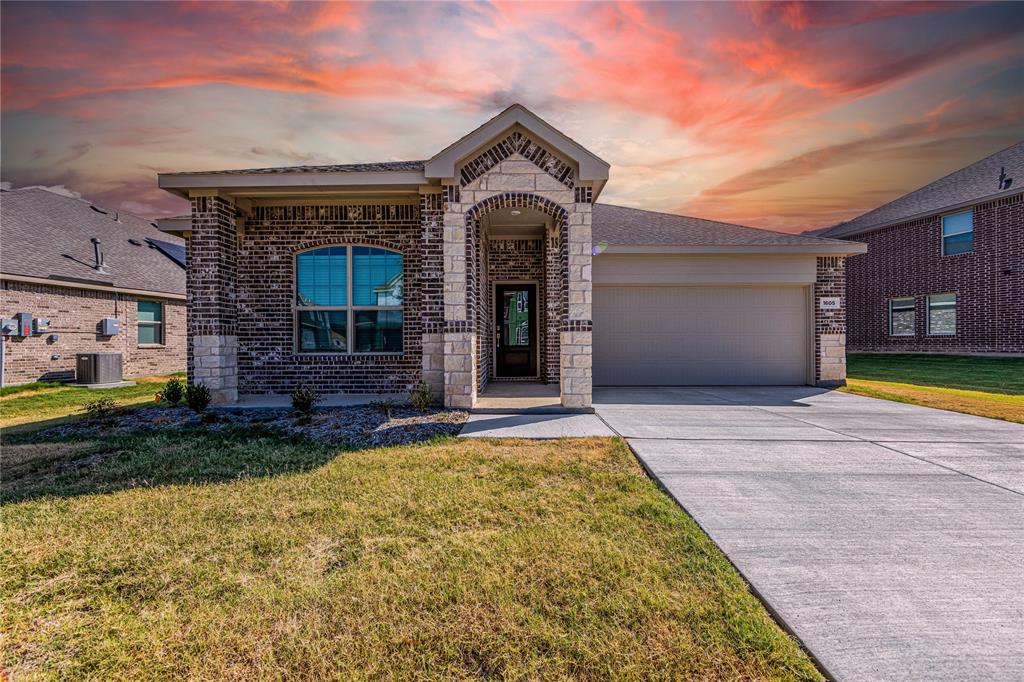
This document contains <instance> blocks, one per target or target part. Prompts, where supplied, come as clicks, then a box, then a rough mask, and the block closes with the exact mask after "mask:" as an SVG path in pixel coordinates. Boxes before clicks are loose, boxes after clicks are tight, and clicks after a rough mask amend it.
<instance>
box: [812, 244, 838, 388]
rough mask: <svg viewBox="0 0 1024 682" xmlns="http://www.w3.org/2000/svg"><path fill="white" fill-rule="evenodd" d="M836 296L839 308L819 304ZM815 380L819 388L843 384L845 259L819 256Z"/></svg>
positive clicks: (816, 300) (815, 323)
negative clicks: (824, 299)
mask: <svg viewBox="0 0 1024 682" xmlns="http://www.w3.org/2000/svg"><path fill="white" fill-rule="evenodd" d="M823 298H833V299H834V298H838V299H839V306H838V307H828V308H824V307H822V303H821V300H822V299H823ZM814 383H815V385H816V386H820V387H822V388H836V387H838V386H845V385H846V258H845V257H843V256H819V257H818V267H817V277H816V281H815V284H814Z"/></svg>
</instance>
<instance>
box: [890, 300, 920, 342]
mask: <svg viewBox="0 0 1024 682" xmlns="http://www.w3.org/2000/svg"><path fill="white" fill-rule="evenodd" d="M893 301H912V302H913V304H914V306H913V308H911V310H913V311H914V329H913V331H911V332H910V333H909V334H897V333H895V332H893V330H892V304H893ZM916 335H917V299H916V298H914V297H913V296H893V297H892V298H890V299H889V336H895V337H897V338H906V337H908V336H916Z"/></svg>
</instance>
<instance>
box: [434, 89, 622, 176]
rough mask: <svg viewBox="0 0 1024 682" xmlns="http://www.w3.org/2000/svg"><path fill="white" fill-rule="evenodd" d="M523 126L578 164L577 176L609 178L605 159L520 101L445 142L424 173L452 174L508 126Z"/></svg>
mask: <svg viewBox="0 0 1024 682" xmlns="http://www.w3.org/2000/svg"><path fill="white" fill-rule="evenodd" d="M515 126H522V127H523V128H525V129H526V130H527V131H528V132H530V133H532V134H533V135H536V136H537V137H538V138H539V139H540V141H542V142H544V143H546V144H548V145H549V146H550V147H552V148H553V149H554V150H555V151H556V152H558V153H559V154H561V155H563V156H565V157H566V158H568V159H570V160H572V161H574V162H575V163H576V165H577V166H579V179H580V180H585V181H594V182H599V183H600V182H603V181H606V180H607V179H608V169H609V165H608V162H607V161H605V160H603V159H601V158H600V157H598V156H597V155H596V154H594V153H592V152H590V151H588V150H587V149H585V148H584V147H583V145H581V144H580V143H578V142H576V141H575V140H573V139H572V138H571V137H569V136H568V135H566V134H565V133H563V132H561V131H560V130H558V129H556V128H555V127H554V126H552V125H551V124H549V123H548V122H547V121H545V120H544V119H542V118H541V117H540V116H538V115H537V114H535V113H533V112H532V111H530V110H529V109H527V108H526V107H524V106H523V105H522V104H513V105H512V106H510V107H508V108H507V109H505V110H504V111H503V112H501V113H500V114H498V115H497V116H495V117H494V118H492V119H491V120H489V121H487V122H486V123H484V124H483V125H481V126H480V127H479V128H477V129H476V130H474V131H473V132H471V133H469V134H468V135H465V136H463V137H462V138H461V139H459V140H457V141H456V142H453V143H452V144H450V145H448V147H446V148H445V149H444V150H442V151H440V152H438V153H437V154H435V155H434V156H433V158H431V159H430V160H428V161H427V163H426V165H425V167H424V173H425V175H426V176H427V177H428V178H453V177H455V166H456V164H458V163H459V161H462V160H464V159H466V158H467V157H469V156H472V155H473V154H474V153H475V152H477V151H480V150H482V149H483V148H484V147H486V146H487V145H488V143H490V142H492V141H493V140H494V139H496V138H498V137H499V136H501V135H502V134H503V133H505V132H506V131H507V130H509V129H510V128H513V127H515Z"/></svg>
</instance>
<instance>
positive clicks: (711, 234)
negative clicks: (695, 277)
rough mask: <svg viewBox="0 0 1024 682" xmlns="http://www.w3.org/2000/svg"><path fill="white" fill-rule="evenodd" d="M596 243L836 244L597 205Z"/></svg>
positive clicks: (594, 217) (593, 226) (703, 244)
mask: <svg viewBox="0 0 1024 682" xmlns="http://www.w3.org/2000/svg"><path fill="white" fill-rule="evenodd" d="M592 233H593V241H594V243H595V244H600V243H602V242H604V243H607V244H609V245H617V246H803V245H815V244H835V243H836V240H834V239H822V238H820V237H813V236H808V235H799V234H787V233H784V232H772V231H771V230H761V229H758V228H756V227H745V226H743V225H733V224H732V223H721V222H718V221H716V220H705V219H703V218H692V217H690V216H684V215H676V214H674V213H658V212H655V211H644V210H642V209H639V208H626V207H625V206H612V205H610V204H594V213H593V216H592Z"/></svg>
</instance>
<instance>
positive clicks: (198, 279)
mask: <svg viewBox="0 0 1024 682" xmlns="http://www.w3.org/2000/svg"><path fill="white" fill-rule="evenodd" d="M237 251H238V241H237V234H236V229H235V206H234V204H233V203H232V202H231V201H230V200H228V199H226V198H223V197H221V196H199V197H193V198H192V235H191V237H190V238H189V240H188V272H187V283H188V324H187V326H188V380H189V382H190V383H193V384H198V383H201V384H203V385H205V386H206V387H207V388H209V389H210V398H211V402H213V403H215V404H224V403H233V402H236V401H237V400H238V326H237V312H236V282H237V278H236V269H235V261H236V257H237Z"/></svg>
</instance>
